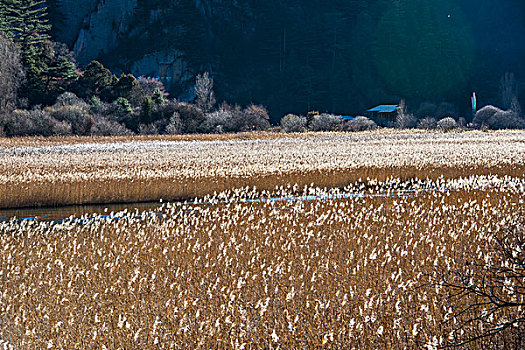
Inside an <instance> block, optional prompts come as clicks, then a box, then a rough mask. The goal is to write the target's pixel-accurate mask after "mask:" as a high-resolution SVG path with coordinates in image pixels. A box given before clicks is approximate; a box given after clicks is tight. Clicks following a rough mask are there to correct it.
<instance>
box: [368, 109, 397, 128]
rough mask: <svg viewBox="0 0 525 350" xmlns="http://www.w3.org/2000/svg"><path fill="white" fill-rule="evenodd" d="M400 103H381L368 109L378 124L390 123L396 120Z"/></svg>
mask: <svg viewBox="0 0 525 350" xmlns="http://www.w3.org/2000/svg"><path fill="white" fill-rule="evenodd" d="M398 110H399V105H379V106H377V107H374V108H371V109H369V110H368V113H369V115H370V117H371V118H372V119H374V120H375V121H376V122H378V124H388V123H391V122H394V121H395V120H396V114H397V111H398Z"/></svg>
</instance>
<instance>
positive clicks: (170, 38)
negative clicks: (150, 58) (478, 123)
mask: <svg viewBox="0 0 525 350" xmlns="http://www.w3.org/2000/svg"><path fill="white" fill-rule="evenodd" d="M53 8H54V9H57V10H60V7H58V8H57V7H56V6H54V7H53ZM66 16H67V14H66ZM52 19H53V20H54V21H56V27H57V28H59V30H67V29H66V28H62V29H60V23H59V21H60V19H61V16H60V15H57V12H56V11H55V12H53V11H52ZM524 37H525V3H524V2H523V1H521V0H503V1H492V0H481V1H478V0H441V1H432V0H424V1H421V0H332V1H303V0H301V1H299V0H286V1H284V0H267V1H260V0H245V1H240V2H231V1H194V0H177V1H160V0H138V2H137V6H136V9H135V11H134V18H133V21H132V24H131V25H129V29H128V30H126V31H124V32H122V33H120V34H119V36H118V45H117V46H116V47H115V48H114V49H111V50H108V51H107V52H104V53H101V54H100V56H99V57H91V58H93V59H94V58H99V59H101V60H102V62H103V63H104V64H106V65H108V66H110V67H111V68H113V69H117V70H122V71H126V70H131V69H132V67H133V62H135V61H136V60H139V59H140V58H141V57H143V56H144V55H145V54H148V53H153V52H159V51H163V50H180V51H182V52H183V54H184V58H185V60H186V61H187V62H188V63H189V65H190V69H191V70H192V71H193V72H194V73H195V74H196V73H198V72H199V71H202V70H210V71H212V73H213V76H214V78H215V81H216V90H217V93H218V97H219V99H226V100H230V101H235V102H237V103H240V104H246V103H249V102H257V103H262V104H264V105H266V106H268V107H269V109H270V110H271V111H272V114H274V115H276V116H278V117H280V116H282V115H283V114H285V113H288V112H294V113H304V112H306V111H308V110H320V111H329V112H333V113H342V114H355V113H362V112H363V110H365V109H366V108H367V107H370V106H372V105H374V104H379V103H394V102H398V101H399V100H400V99H401V98H404V99H406V100H407V102H408V104H409V106H410V107H412V108H418V106H419V104H420V103H421V102H425V101H430V102H433V103H439V102H442V101H447V102H451V103H453V104H455V105H456V106H457V107H458V109H460V110H462V111H466V110H468V109H469V106H470V104H469V103H470V102H469V101H470V100H469V96H470V95H471V93H472V92H473V91H476V92H477V93H478V96H479V98H480V101H481V102H482V103H483V102H484V103H494V104H497V103H498V102H499V96H498V86H499V83H500V78H501V76H502V75H503V74H504V73H506V72H513V73H514V74H515V77H516V79H517V80H518V82H519V81H521V79H524V76H525V63H524V62H525V44H524V41H523V38H524ZM179 83H180V82H174V83H173V84H172V85H173V86H171V87H170V90H172V91H173V92H174V93H175V94H177V93H178V92H180V91H182V89H183V88H184V86H178V85H177V84H179ZM523 90H525V89H521V91H523ZM521 96H522V98H521V100H525V98H523V93H522V95H521Z"/></svg>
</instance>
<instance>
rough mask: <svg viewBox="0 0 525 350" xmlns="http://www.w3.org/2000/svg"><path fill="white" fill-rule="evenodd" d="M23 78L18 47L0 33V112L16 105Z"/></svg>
mask: <svg viewBox="0 0 525 350" xmlns="http://www.w3.org/2000/svg"><path fill="white" fill-rule="evenodd" d="M23 79H24V71H23V68H22V64H21V62H20V54H19V52H18V48H17V47H16V45H15V44H14V43H12V42H11V41H10V40H8V39H7V38H5V37H4V36H3V34H1V33H0V113H1V112H6V111H8V110H10V109H11V108H13V107H14V106H15V105H16V97H17V91H18V88H19V87H20V84H21V83H22V81H23Z"/></svg>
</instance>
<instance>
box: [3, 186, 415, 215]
mask: <svg viewBox="0 0 525 350" xmlns="http://www.w3.org/2000/svg"><path fill="white" fill-rule="evenodd" d="M412 195H414V191H411V190H401V191H394V192H386V193H376V194H365V193H339V194H328V195H305V196H286V197H274V198H254V199H244V200H240V201H241V202H244V203H257V202H297V201H319V200H342V199H351V198H365V197H406V196H412ZM188 204H190V205H207V204H210V203H207V202H189V203H188ZM161 206H162V203H161V202H147V203H123V204H90V205H71V206H64V207H42V208H22V209H7V210H0V222H1V221H7V220H12V219H16V220H22V221H23V220H40V221H60V220H64V219H67V218H70V217H73V218H78V217H81V216H88V217H90V216H95V215H109V214H111V213H112V212H113V213H117V212H121V211H124V210H127V212H128V213H135V212H139V213H142V212H146V211H152V210H155V209H157V208H159V207H161Z"/></svg>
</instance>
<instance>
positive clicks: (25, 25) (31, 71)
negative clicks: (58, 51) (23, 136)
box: [4, 0, 51, 103]
mask: <svg viewBox="0 0 525 350" xmlns="http://www.w3.org/2000/svg"><path fill="white" fill-rule="evenodd" d="M4 3H5V4H6V10H7V18H8V21H9V22H8V24H9V29H10V33H11V37H12V39H13V40H14V41H15V42H16V43H17V44H18V45H19V47H20V53H21V58H22V64H23V65H24V69H25V71H26V78H27V82H26V85H25V87H24V89H23V90H24V94H25V95H26V97H28V98H29V100H30V102H31V103H43V102H45V97H46V95H47V90H46V88H47V87H48V84H47V82H48V78H47V74H48V66H47V64H46V54H47V55H49V50H45V45H44V44H45V43H46V42H49V39H50V38H51V36H50V35H49V31H50V29H51V25H50V24H48V19H47V18H46V14H47V12H46V11H47V7H46V6H45V1H43V0H5V2H4Z"/></svg>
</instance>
